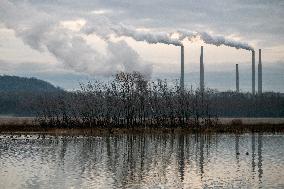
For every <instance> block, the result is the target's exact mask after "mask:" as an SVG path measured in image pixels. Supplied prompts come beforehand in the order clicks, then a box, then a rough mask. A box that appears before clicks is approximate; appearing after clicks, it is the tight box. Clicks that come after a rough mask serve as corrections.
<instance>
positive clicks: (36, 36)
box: [0, 0, 284, 91]
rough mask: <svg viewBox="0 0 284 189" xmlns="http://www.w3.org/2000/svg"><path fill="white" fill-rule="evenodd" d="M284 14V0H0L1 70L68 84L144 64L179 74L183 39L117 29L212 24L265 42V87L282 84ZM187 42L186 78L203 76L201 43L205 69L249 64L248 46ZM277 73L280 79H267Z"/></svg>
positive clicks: (208, 27) (152, 70)
mask: <svg viewBox="0 0 284 189" xmlns="http://www.w3.org/2000/svg"><path fill="white" fill-rule="evenodd" d="M283 18H284V1H281V0H279V1H277V0H273V1H272V0H271V1H269V0H250V1H247V0H228V1H220V0H199V1H193V0H192V1H191V0H143V1H133V0H108V1H106V0H80V1H78V0H48V1H44V0H10V1H8V0H0V74H14V75H24V76H36V77H42V78H44V79H46V80H49V81H52V82H53V83H54V84H56V85H61V84H62V85H65V86H63V87H67V88H70V86H71V87H72V85H71V84H72V83H74V81H75V80H76V81H77V80H80V79H81V78H89V77H106V78H107V77H109V76H110V75H112V74H114V73H115V72H116V71H118V70H126V71H132V70H138V71H141V72H144V73H148V75H149V76H150V75H151V76H152V77H154V78H155V77H157V76H160V77H167V76H168V75H167V74H177V75H178V73H179V71H180V67H179V62H180V48H179V47H177V46H174V45H166V44H160V43H158V44H148V43H146V42H143V41H136V40H135V39H133V38H131V37H127V36H118V35H115V33H114V32H113V31H112V30H111V28H116V27H118V26H120V25H123V26H126V27H127V28H131V29H133V30H137V31H145V32H149V33H152V32H154V33H155V32H156V33H157V32H158V33H159V32H164V33H172V32H175V31H178V30H188V31H198V32H207V33H209V34H210V35H214V36H216V35H218V36H223V37H225V38H226V39H229V40H234V41H238V42H241V43H247V44H248V45H250V46H252V47H253V48H255V49H256V50H257V49H259V48H261V49H263V50H262V51H263V56H262V59H263V67H264V71H263V72H264V79H265V78H270V79H271V77H270V76H269V74H273V70H275V74H274V75H275V76H274V77H273V79H272V81H270V82H267V81H265V80H264V89H267V90H276V91H283V90H284V89H283V90H282V88H284V87H283V85H282V84H281V83H282V81H283V83H284V78H283V75H284V73H283V70H284V19H283ZM90 28H91V29H93V30H92V32H89V33H88V31H89V30H88V29H90ZM182 43H183V44H184V46H185V72H186V73H188V75H189V76H188V78H186V80H187V82H188V85H190V84H191V83H196V82H197V81H196V79H198V78H194V77H192V78H190V73H192V72H198V68H199V65H198V63H199V55H200V46H201V45H203V46H204V54H205V57H204V62H205V70H206V72H212V73H216V74H218V73H219V72H226V73H227V74H230V73H232V74H234V68H235V64H236V63H239V64H240V70H242V71H243V73H247V74H249V73H250V71H251V70H249V69H250V64H251V62H250V61H251V52H250V51H248V50H242V49H235V48H232V47H226V46H223V45H221V46H218V47H217V46H214V45H210V44H205V43H204V42H203V41H202V40H200V39H195V40H193V41H188V40H186V39H185V40H183V41H182ZM256 55H258V53H257V54H256ZM265 68H267V70H269V71H267V72H266V70H265ZM213 75H214V74H213ZM174 77H175V76H174ZM54 78H57V80H56V79H54ZM72 78H73V80H72ZM232 79H233V78H232ZM63 80H65V81H63ZM206 80H207V83H213V84H212V85H213V87H214V82H212V81H211V80H210V78H208V77H207V78H206ZM212 80H214V77H213V76H212ZM246 80H247V79H246ZM246 80H244V82H248V81H246ZM273 80H275V82H273ZM276 80H278V84H275V86H269V87H265V83H267V85H268V84H269V85H271V84H270V83H272V84H273V83H277V82H276ZM279 81H281V82H279ZM68 82H69V84H68ZM216 82H218V80H216ZM216 82H215V83H216ZM70 83H71V84H70ZM233 83H234V82H233V81H232V84H233ZM227 85H228V86H229V84H227ZM246 85H249V83H247V84H246ZM215 86H216V87H219V85H217V84H216V85H215ZM231 87H233V85H232V86H231ZM229 88H230V86H229Z"/></svg>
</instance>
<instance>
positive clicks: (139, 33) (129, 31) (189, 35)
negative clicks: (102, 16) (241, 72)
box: [82, 20, 253, 51]
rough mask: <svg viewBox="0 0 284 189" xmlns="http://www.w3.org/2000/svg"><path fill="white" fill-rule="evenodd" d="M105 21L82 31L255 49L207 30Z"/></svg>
mask: <svg viewBox="0 0 284 189" xmlns="http://www.w3.org/2000/svg"><path fill="white" fill-rule="evenodd" d="M104 23H105V24H103V27H104V28H103V29H102V28H101V27H100V26H99V25H97V24H93V22H92V21H89V22H87V25H86V26H85V27H84V28H83V29H82V31H83V32H84V33H86V34H87V35H89V34H91V33H96V34H99V35H100V36H101V37H102V38H106V39H108V38H109V36H110V35H111V34H114V35H116V36H118V37H121V36H125V37H131V38H132V39H134V40H136V41H145V42H147V43H150V44H157V43H162V44H167V45H175V46H183V44H182V41H183V40H184V39H188V40H189V41H193V40H194V39H200V40H202V41H203V42H204V43H206V44H211V45H215V46H221V45H225V46H228V47H234V48H236V49H245V50H251V51H252V50H253V47H251V46H250V45H248V44H247V43H245V42H240V41H236V40H232V39H228V38H226V37H224V36H213V35H210V34H209V33H206V32H197V31H188V30H178V31H176V32H171V33H167V32H157V31H151V30H137V29H135V28H132V27H129V26H125V25H123V24H120V25H114V24H112V23H111V22H109V21H107V20H104ZM102 31H103V32H102ZM174 34H178V38H174V37H173V36H174Z"/></svg>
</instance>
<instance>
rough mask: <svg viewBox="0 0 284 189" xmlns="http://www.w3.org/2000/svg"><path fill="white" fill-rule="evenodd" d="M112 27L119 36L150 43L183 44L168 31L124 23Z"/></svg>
mask: <svg viewBox="0 0 284 189" xmlns="http://www.w3.org/2000/svg"><path fill="white" fill-rule="evenodd" d="M112 29H113V31H114V32H115V34H116V35H117V36H127V37H131V38H133V39H134V40H136V41H145V42H147V43H150V44H157V43H163V44H167V45H175V46H182V43H181V41H180V40H178V39H175V38H171V35H170V34H168V33H166V32H154V31H144V30H137V29H134V28H131V27H126V26H124V25H119V26H117V27H113V28H112Z"/></svg>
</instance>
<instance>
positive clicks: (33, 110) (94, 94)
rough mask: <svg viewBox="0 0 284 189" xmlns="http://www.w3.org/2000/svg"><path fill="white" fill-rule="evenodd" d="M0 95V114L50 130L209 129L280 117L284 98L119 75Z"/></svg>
mask: <svg viewBox="0 0 284 189" xmlns="http://www.w3.org/2000/svg"><path fill="white" fill-rule="evenodd" d="M55 89H56V90H50V91H44V92H43V91H40V90H37V91H36V90H33V91H8V92H4V91H0V93H1V96H0V114H13V115H25V116H37V118H38V120H39V121H41V123H42V124H45V125H52V126H74V125H84V126H111V125H115V126H125V125H127V126H134V125H160V126H163V125H171V126H174V125H190V124H193V125H202V124H206V125H210V124H215V122H216V120H217V118H218V117H284V96H283V95H282V96H281V94H279V93H264V94H262V95H256V96H253V95H251V94H249V93H236V92H218V91H215V90H211V89H206V90H205V91H199V90H195V91H193V90H189V91H188V90H184V91H181V90H180V88H179V87H178V82H177V84H176V85H175V87H172V85H171V86H170V85H169V84H168V83H167V81H164V80H163V81H162V80H157V81H154V82H153V81H147V80H146V79H145V78H143V76H142V75H140V74H139V73H136V72H134V73H131V74H130V73H119V74H117V75H115V77H114V79H113V81H112V82H110V83H102V82H99V81H94V82H89V83H86V84H81V89H80V90H78V91H72V92H67V91H63V90H61V89H58V88H55Z"/></svg>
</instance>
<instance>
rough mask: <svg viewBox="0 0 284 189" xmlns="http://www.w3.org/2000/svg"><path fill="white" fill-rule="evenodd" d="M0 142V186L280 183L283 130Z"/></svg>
mask: <svg viewBox="0 0 284 189" xmlns="http://www.w3.org/2000/svg"><path fill="white" fill-rule="evenodd" d="M0 139H1V140H0V188H210V187H224V188H259V187H261V188H283V187H284V181H283V178H284V172H283V170H284V149H283V145H284V135H283V134H277V135H271V134H261V133H255V134H242V135H237V134H214V135H205V134H190V135H181V134H141V135H129V134H123V135H115V136H104V137H76V138H74V137H49V136H45V137H40V138H38V135H28V136H23V135H22V136H20V137H19V136H18V137H15V136H14V137H13V138H11V136H4V135H0ZM247 152H248V154H247Z"/></svg>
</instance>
